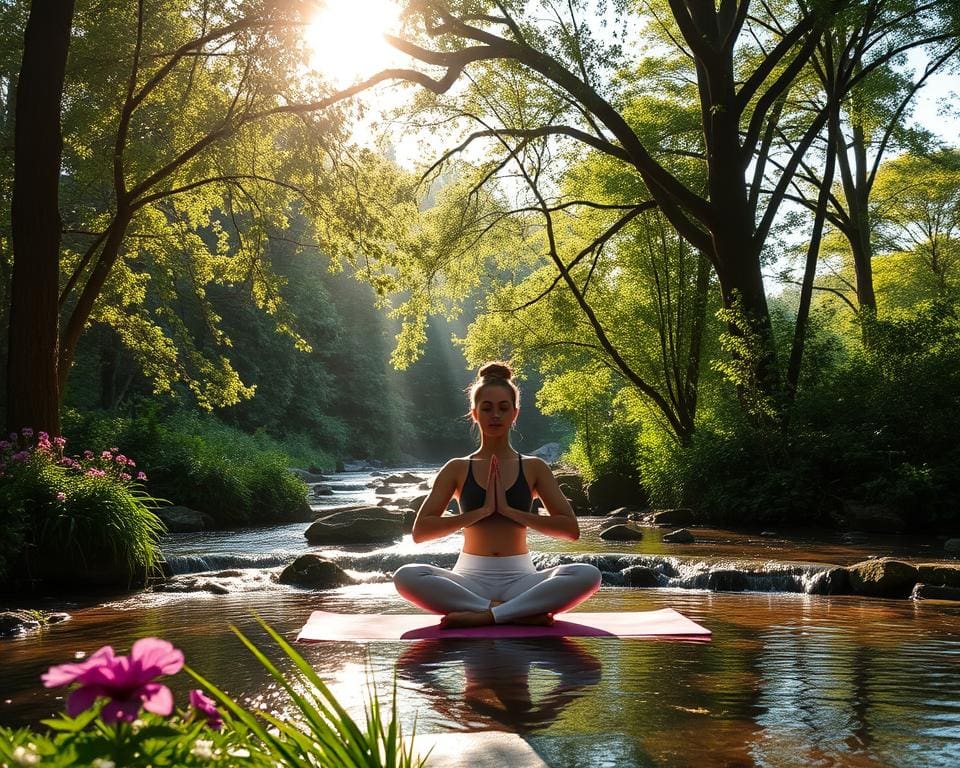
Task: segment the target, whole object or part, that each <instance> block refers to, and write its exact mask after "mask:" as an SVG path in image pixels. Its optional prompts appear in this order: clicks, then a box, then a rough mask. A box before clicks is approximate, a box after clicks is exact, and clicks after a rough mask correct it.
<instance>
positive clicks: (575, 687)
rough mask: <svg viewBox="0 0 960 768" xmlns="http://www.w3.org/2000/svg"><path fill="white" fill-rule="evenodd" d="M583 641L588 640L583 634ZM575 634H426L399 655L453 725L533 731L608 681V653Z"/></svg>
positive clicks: (404, 675)
mask: <svg viewBox="0 0 960 768" xmlns="http://www.w3.org/2000/svg"><path fill="white" fill-rule="evenodd" d="M581 642H582V641H581ZM581 642H578V641H577V640H574V639H572V638H567V637H547V638H536V639H531V638H523V639H519V638H491V639H484V640H425V641H419V642H415V643H412V644H411V645H410V647H409V648H408V649H407V650H405V651H404V652H403V653H402V654H401V655H400V657H399V658H398V659H397V673H398V676H399V677H400V678H401V679H406V680H409V681H411V682H413V683H414V684H415V685H416V686H417V687H418V688H419V689H420V692H421V693H422V694H426V696H427V699H428V700H429V702H430V704H431V706H432V707H433V708H434V710H436V712H437V713H438V714H440V715H441V716H442V717H443V718H445V719H446V720H448V721H449V723H450V725H451V727H452V728H453V729H456V730H464V731H485V730H490V729H491V728H495V729H498V730H507V731H515V732H517V733H526V732H528V731H530V730H533V729H535V728H537V727H543V726H545V725H549V724H552V723H555V722H556V721H557V719H558V716H559V714H560V712H561V711H562V710H563V709H564V707H566V706H567V705H568V704H569V703H570V702H572V701H574V700H575V699H577V698H578V697H580V696H582V695H584V693H585V692H586V690H587V689H588V688H590V687H591V686H594V685H596V684H597V683H598V682H599V681H600V676H601V675H600V672H601V664H600V660H599V659H598V658H597V657H596V656H594V655H593V654H592V653H591V652H590V651H588V650H587V649H586V648H585V647H584V646H583V645H582V644H581Z"/></svg>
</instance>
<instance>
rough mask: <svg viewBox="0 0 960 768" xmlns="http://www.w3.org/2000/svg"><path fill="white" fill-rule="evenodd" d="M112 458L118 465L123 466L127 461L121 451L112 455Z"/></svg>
mask: <svg viewBox="0 0 960 768" xmlns="http://www.w3.org/2000/svg"><path fill="white" fill-rule="evenodd" d="M113 460H114V461H115V462H117V464H119V465H120V466H123V465H124V464H126V463H127V457H126V456H124V455H123V454H122V453H118V454H117V455H116V456H114V458H113Z"/></svg>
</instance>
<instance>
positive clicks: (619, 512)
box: [605, 507, 641, 520]
mask: <svg viewBox="0 0 960 768" xmlns="http://www.w3.org/2000/svg"><path fill="white" fill-rule="evenodd" d="M640 511H641V510H640V508H639V507H617V508H616V509H612V510H610V511H609V512H607V514H606V515H605V517H606V518H607V520H624V519H627V518H630V519H632V520H636V519H638V518H635V517H632V515H637V514H639V513H640Z"/></svg>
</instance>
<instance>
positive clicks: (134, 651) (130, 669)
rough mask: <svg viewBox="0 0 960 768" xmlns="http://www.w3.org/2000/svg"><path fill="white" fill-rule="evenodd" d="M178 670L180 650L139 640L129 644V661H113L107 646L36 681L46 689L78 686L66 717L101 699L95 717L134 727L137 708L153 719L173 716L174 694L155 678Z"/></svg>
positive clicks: (161, 642)
mask: <svg viewBox="0 0 960 768" xmlns="http://www.w3.org/2000/svg"><path fill="white" fill-rule="evenodd" d="M182 666H183V653H182V652H181V651H179V650H178V649H176V648H174V647H173V645H171V644H170V643H168V642H167V641H166V640H161V639H159V638H157V637H144V638H141V639H140V640H137V642H135V643H134V644H133V648H131V649H130V655H129V656H116V655H115V654H114V652H113V648H112V647H111V646H109V645H106V646H104V647H103V648H101V649H100V650H98V651H97V652H96V653H94V654H93V655H92V656H91V657H90V658H89V659H87V660H86V661H84V662H82V663H80V664H62V665H60V666H55V667H50V669H49V670H48V671H47V672H46V673H45V674H44V675H43V676H42V678H41V679H42V680H43V684H44V685H45V686H46V687H47V688H54V687H56V686H60V685H68V684H70V683H79V687H78V688H77V689H76V690H74V691H73V693H71V694H70V697H69V698H68V699H67V714H68V715H70V716H71V717H76V716H77V715H78V714H80V713H81V712H83V711H84V710H87V709H89V708H90V707H92V706H93V705H94V704H95V703H96V701H97V699H99V698H101V697H106V698H108V699H109V701H108V702H107V704H106V706H104V708H103V710H102V712H101V713H100V716H101V717H102V718H103V721H104V722H106V723H113V722H116V721H117V720H125V721H126V722H133V720H134V719H136V717H137V714H138V713H139V712H140V708H141V707H142V708H144V709H146V710H147V711H148V712H153V713H155V714H158V715H169V714H170V713H171V712H172V711H173V694H172V693H171V692H170V689H169V688H167V686H165V685H161V684H160V683H156V682H154V678H156V677H159V676H161V675H172V674H175V673H177V672H179V671H180V668H181V667H182Z"/></svg>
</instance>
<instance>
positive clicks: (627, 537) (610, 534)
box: [600, 524, 643, 541]
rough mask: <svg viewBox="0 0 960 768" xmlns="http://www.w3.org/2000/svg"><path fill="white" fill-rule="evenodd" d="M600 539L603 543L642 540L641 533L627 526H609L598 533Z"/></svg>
mask: <svg viewBox="0 0 960 768" xmlns="http://www.w3.org/2000/svg"><path fill="white" fill-rule="evenodd" d="M600 538H601V539H603V540H604V541H637V540H639V539H642V538H643V531H639V530H637V529H636V528H634V527H632V526H629V525H623V524H619V525H611V526H610V527H609V528H604V529H603V530H602V531H601V532H600Z"/></svg>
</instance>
